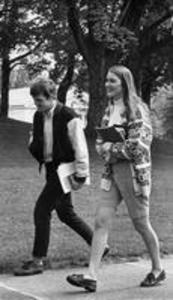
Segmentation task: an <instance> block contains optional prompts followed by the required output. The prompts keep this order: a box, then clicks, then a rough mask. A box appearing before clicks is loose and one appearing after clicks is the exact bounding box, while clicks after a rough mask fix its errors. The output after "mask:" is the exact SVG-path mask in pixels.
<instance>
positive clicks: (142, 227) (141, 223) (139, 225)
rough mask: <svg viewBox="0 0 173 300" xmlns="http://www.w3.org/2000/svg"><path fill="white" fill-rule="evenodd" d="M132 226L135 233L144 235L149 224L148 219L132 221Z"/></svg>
mask: <svg viewBox="0 0 173 300" xmlns="http://www.w3.org/2000/svg"><path fill="white" fill-rule="evenodd" d="M133 225H134V228H135V230H136V231H137V232H139V233H140V234H145V233H146V232H147V231H148V230H149V227H150V222H149V219H148V217H142V218H140V219H139V218H138V219H134V220H133Z"/></svg>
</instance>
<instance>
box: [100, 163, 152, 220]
mask: <svg viewBox="0 0 173 300" xmlns="http://www.w3.org/2000/svg"><path fill="white" fill-rule="evenodd" d="M112 167H113V175H112V185H111V189H110V191H104V190H101V195H100V200H99V206H100V205H101V206H105V207H112V208H114V209H115V210H117V207H118V205H119V204H120V203H121V201H122V200H124V201H125V203H126V206H127V209H128V212H129V216H130V217H131V218H132V219H136V218H141V217H146V216H148V215H149V199H148V198H147V197H144V196H141V195H140V196H136V195H135V192H134V188H133V181H132V174H131V169H130V164H129V162H128V161H122V162H118V163H116V164H114V165H113V166H112Z"/></svg>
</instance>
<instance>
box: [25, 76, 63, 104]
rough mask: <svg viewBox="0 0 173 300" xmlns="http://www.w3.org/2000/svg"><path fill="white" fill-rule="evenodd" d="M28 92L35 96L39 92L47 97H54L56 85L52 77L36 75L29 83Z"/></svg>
mask: <svg viewBox="0 0 173 300" xmlns="http://www.w3.org/2000/svg"><path fill="white" fill-rule="evenodd" d="M30 94H31V96H32V97H36V96H38V95H40V94H42V95H44V96H45V97H46V98H47V99H49V98H53V99H56V96H57V91H56V85H55V83H54V81H53V80H52V79H46V78H41V77H38V78H37V79H35V80H34V82H33V83H31V86H30Z"/></svg>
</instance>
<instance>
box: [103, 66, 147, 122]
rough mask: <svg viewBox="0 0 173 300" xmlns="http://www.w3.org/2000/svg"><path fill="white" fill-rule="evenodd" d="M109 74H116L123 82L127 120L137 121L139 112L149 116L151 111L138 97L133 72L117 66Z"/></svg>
mask: <svg viewBox="0 0 173 300" xmlns="http://www.w3.org/2000/svg"><path fill="white" fill-rule="evenodd" d="M108 72H111V73H114V74H115V75H117V76H118V77H119V78H120V80H121V84H122V91H123V101H124V104H125V106H126V110H127V120H128V121H133V120H135V119H136V118H137V114H138V112H139V111H140V112H141V113H142V115H145V114H147V115H148V113H149V110H148V107H147V105H146V104H145V103H144V102H143V101H142V99H141V98H140V97H139V96H138V95H137V92H136V88H135V83H134V79H133V75H132V73H131V71H130V70H129V69H128V68H126V67H124V66H121V65H115V66H112V67H111V68H110V69H109V70H108Z"/></svg>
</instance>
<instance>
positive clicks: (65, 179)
mask: <svg viewBox="0 0 173 300" xmlns="http://www.w3.org/2000/svg"><path fill="white" fill-rule="evenodd" d="M74 173H75V163H74V162H70V163H61V164H60V165H59V167H58V169H57V174H58V177H59V180H60V183H61V186H62V189H63V192H64V193H65V194H67V193H69V192H71V190H72V187H71V184H70V180H69V176H70V175H72V174H74Z"/></svg>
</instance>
